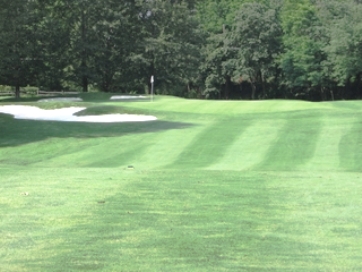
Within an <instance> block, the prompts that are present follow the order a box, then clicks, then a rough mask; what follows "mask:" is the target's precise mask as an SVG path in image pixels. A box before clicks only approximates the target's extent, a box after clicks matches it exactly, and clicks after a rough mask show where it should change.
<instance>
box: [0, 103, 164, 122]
mask: <svg viewBox="0 0 362 272" xmlns="http://www.w3.org/2000/svg"><path fill="white" fill-rule="evenodd" d="M84 109H86V108H81V107H70V108H62V109H55V110H43V109H40V108H38V107H33V106H21V105H7V106H0V113H6V114H11V115H13V116H14V118H15V119H28V120H46V121H63V122H91V123H115V122H143V121H153V120H157V118H156V117H154V116H150V115H136V114H104V115H86V116H76V115H74V114H75V113H76V112H79V111H82V110H84Z"/></svg>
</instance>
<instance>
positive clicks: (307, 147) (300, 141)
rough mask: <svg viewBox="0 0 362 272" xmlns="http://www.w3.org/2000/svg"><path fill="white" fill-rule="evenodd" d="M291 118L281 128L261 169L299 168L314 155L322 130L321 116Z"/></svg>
mask: <svg viewBox="0 0 362 272" xmlns="http://www.w3.org/2000/svg"><path fill="white" fill-rule="evenodd" d="M306 117H307V116H301V117H300V118H295V119H289V120H287V122H286V123H285V125H284V127H283V128H281V129H280V131H279V134H278V137H277V140H276V142H275V144H274V145H273V146H271V147H270V149H269V151H268V153H267V155H266V156H265V159H264V161H263V162H262V163H261V164H259V165H258V166H257V169H259V170H272V171H290V170H298V169H300V167H302V166H303V165H304V164H305V163H307V162H308V161H309V160H310V159H311V158H312V157H313V155H314V151H315V147H316V142H317V139H318V138H319V134H320V131H321V120H320V117H319V116H314V115H313V117H312V118H306Z"/></svg>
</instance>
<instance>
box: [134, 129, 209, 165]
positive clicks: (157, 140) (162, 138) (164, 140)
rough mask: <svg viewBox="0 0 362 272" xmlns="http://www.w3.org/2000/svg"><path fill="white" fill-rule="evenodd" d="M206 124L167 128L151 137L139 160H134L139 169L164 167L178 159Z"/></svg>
mask: <svg viewBox="0 0 362 272" xmlns="http://www.w3.org/2000/svg"><path fill="white" fill-rule="evenodd" d="M203 129H205V127H204V126H199V125H195V126H193V127H192V128H190V129H184V130H183V131H179V130H167V131H163V132H162V133H159V134H158V135H157V136H156V137H153V136H151V137H149V138H151V141H149V143H148V146H147V148H146V149H145V150H144V152H143V153H142V154H140V156H139V160H138V161H137V162H134V163H135V165H137V167H138V168H139V169H155V168H156V169H157V168H163V167H164V166H166V165H168V164H170V162H173V161H175V160H177V158H178V156H179V155H180V154H181V153H182V152H183V150H184V148H185V147H186V146H188V145H189V144H190V143H191V142H192V141H193V140H194V138H195V137H197V135H198V134H199V133H201V131H202V130H203Z"/></svg>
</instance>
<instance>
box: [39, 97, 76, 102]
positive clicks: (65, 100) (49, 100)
mask: <svg viewBox="0 0 362 272" xmlns="http://www.w3.org/2000/svg"><path fill="white" fill-rule="evenodd" d="M52 101H64V102H81V101H83V99H82V98H80V97H53V98H43V99H39V100H38V102H52Z"/></svg>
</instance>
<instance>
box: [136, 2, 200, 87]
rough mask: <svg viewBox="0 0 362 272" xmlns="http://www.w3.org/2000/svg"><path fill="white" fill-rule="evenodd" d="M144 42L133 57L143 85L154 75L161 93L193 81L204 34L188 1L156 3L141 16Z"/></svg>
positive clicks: (149, 6)
mask: <svg viewBox="0 0 362 272" xmlns="http://www.w3.org/2000/svg"><path fill="white" fill-rule="evenodd" d="M140 23H141V24H142V25H143V29H142V36H143V41H142V42H141V44H139V45H138V46H137V51H136V52H134V53H133V54H132V60H133V62H134V63H135V64H138V69H139V70H138V72H139V77H140V78H141V83H143V84H144V85H146V86H147V85H149V79H150V77H151V76H152V75H153V76H155V80H156V84H157V86H158V90H159V91H161V92H164V93H170V91H169V88H170V87H173V88H175V87H177V86H184V87H186V86H187V85H188V83H189V81H190V80H191V79H192V78H193V76H194V74H195V73H196V71H197V68H198V65H199V61H200V48H201V45H202V43H203V34H202V32H200V30H199V28H198V21H197V18H196V16H195V14H194V12H193V10H192V9H190V8H189V7H188V5H187V3H185V2H175V3H172V2H170V1H161V0H154V1H149V2H147V3H146V5H145V6H143V11H142V12H141V13H140Z"/></svg>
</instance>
